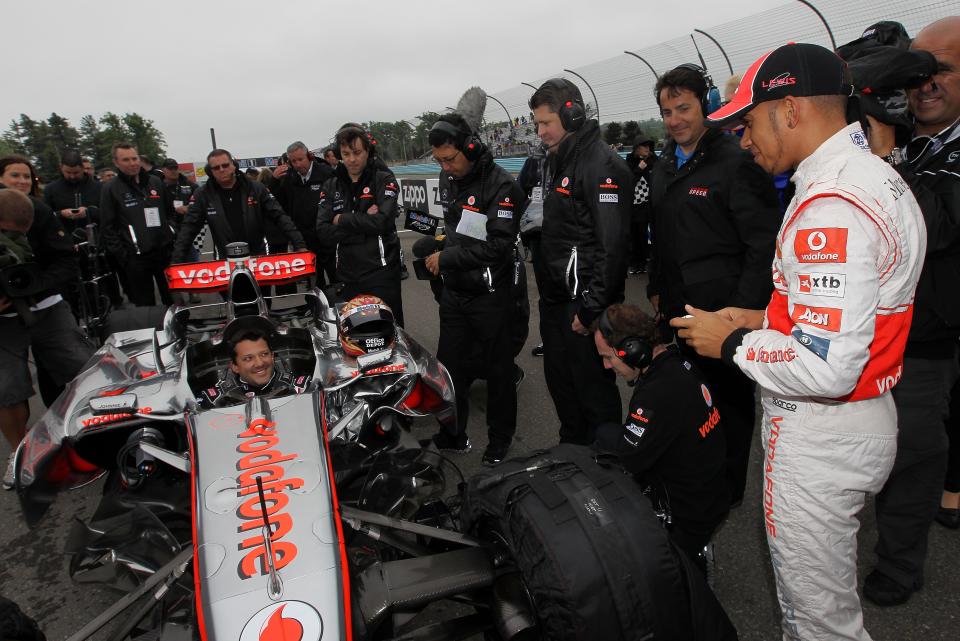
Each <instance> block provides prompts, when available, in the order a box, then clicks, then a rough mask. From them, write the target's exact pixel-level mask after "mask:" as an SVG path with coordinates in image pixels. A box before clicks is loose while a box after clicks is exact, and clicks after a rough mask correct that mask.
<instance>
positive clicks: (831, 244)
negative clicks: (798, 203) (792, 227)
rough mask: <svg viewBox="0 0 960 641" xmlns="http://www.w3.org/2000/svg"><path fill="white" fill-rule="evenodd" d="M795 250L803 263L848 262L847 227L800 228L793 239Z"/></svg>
mask: <svg viewBox="0 0 960 641" xmlns="http://www.w3.org/2000/svg"><path fill="white" fill-rule="evenodd" d="M793 251H794V253H795V254H796V255H797V260H798V261H799V262H801V263H845V262H847V229H846V228H845V227H819V228H815V229H800V230H798V231H797V235H796V236H795V237H794V239H793Z"/></svg>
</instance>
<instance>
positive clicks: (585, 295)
mask: <svg viewBox="0 0 960 641" xmlns="http://www.w3.org/2000/svg"><path fill="white" fill-rule="evenodd" d="M547 158H548V163H547V165H548V167H547V170H548V172H549V173H550V175H551V176H552V182H551V184H550V188H549V189H548V190H547V191H546V195H545V200H544V203H543V227H542V228H541V235H540V251H539V252H538V253H537V256H535V257H534V261H535V262H534V271H535V272H536V276H537V287H538V288H539V290H540V298H541V299H542V300H543V301H544V302H545V303H561V302H564V301H570V300H574V299H577V300H579V302H580V308H579V310H578V312H577V316H578V318H579V319H580V322H581V323H583V324H584V325H589V324H590V323H591V322H592V321H593V320H594V319H595V318H597V317H598V316H599V315H600V313H601V312H602V311H603V310H604V309H605V308H606V307H607V306H609V305H611V304H613V303H616V302H619V301H622V300H623V283H624V280H625V279H626V276H627V247H628V243H629V241H630V216H631V209H632V203H633V178H632V177H631V175H630V169H629V168H628V167H627V164H626V163H625V162H623V159H622V158H620V156H618V155H617V154H615V153H614V152H613V151H611V150H610V149H609V148H608V147H607V145H605V144H604V142H603V140H601V138H600V128H599V126H598V125H597V122H596V121H595V120H589V121H587V123H586V124H585V125H584V126H583V128H581V129H580V131H578V132H577V133H575V134H574V135H572V136H569V137H568V138H567V139H566V140H564V141H563V143H561V144H560V147H559V149H558V150H557V151H556V153H554V154H550V155H549V156H548V157H547Z"/></svg>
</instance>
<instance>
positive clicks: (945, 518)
mask: <svg viewBox="0 0 960 641" xmlns="http://www.w3.org/2000/svg"><path fill="white" fill-rule="evenodd" d="M934 518H936V521H937V523H939V524H940V525H942V526H943V527H948V528H950V529H951V530H956V529H957V528H960V509H957V508H955V507H941V508H940V509H939V510H937V516H936V517H934Z"/></svg>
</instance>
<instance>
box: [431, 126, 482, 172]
mask: <svg viewBox="0 0 960 641" xmlns="http://www.w3.org/2000/svg"><path fill="white" fill-rule="evenodd" d="M430 131H431V132H433V131H439V132H442V133H444V134H446V135H448V136H450V137H451V138H452V139H453V146H454V147H456V148H457V149H458V150H460V153H462V154H463V156H464V158H466V159H467V160H469V161H470V162H476V161H477V160H479V159H480V156H482V155H483V152H484V150H485V149H486V147H484V144H483V141H482V140H480V137H479V136H477V135H476V134H475V133H473V131H472V130H471V129H470V126H469V125H467V122H466V121H465V120H462V121H461V122H460V123H456V122H451V121H450V120H446V119H444V118H443V117H442V116H441V117H440V119H439V120H437V121H436V122H435V123H433V126H432V127H430Z"/></svg>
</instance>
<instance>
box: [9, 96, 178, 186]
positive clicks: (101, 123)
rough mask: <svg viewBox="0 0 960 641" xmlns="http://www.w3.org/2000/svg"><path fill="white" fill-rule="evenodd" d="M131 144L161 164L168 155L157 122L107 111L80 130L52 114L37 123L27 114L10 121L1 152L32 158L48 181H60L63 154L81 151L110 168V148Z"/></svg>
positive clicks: (83, 121)
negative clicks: (73, 150)
mask: <svg viewBox="0 0 960 641" xmlns="http://www.w3.org/2000/svg"><path fill="white" fill-rule="evenodd" d="M122 141H127V142H131V143H133V144H134V145H136V146H137V149H138V150H139V151H140V153H141V154H144V155H147V156H150V157H151V158H152V159H153V161H154V162H155V163H160V162H161V161H162V160H163V157H164V156H165V155H166V140H164V137H163V133H162V132H160V130H159V129H157V128H156V127H155V126H154V124H153V121H152V120H150V119H148V118H145V117H144V116H141V115H140V114H138V113H136V112H134V113H126V114H123V115H122V116H121V115H119V114H115V113H112V112H109V111H108V112H107V113H105V114H103V115H102V116H100V118H99V119H98V118H95V117H93V116H92V115H86V116H84V117H83V118H81V119H80V125H79V127H74V126H73V125H72V124H70V121H69V120H68V119H67V118H65V117H63V116H61V115H59V114H57V113H56V112H54V113H51V114H50V116H49V117H48V118H47V119H46V120H34V119H33V118H31V117H30V116H28V115H27V114H20V118H18V119H14V120H11V121H10V126H9V127H8V129H7V130H6V132H4V134H3V135H2V137H0V153H2V154H4V155H5V154H8V153H18V154H22V155H24V156H26V157H27V158H29V159H30V160H31V161H32V162H33V164H34V167H36V169H37V172H38V173H39V174H40V176H41V178H43V179H44V180H45V181H49V180H53V179H54V178H56V177H57V176H58V175H59V173H60V171H59V165H60V154H61V153H63V152H64V151H66V150H68V149H77V150H79V151H80V153H81V154H83V156H84V157H86V158H89V159H90V160H91V161H92V162H93V164H94V166H95V167H97V168H99V167H108V166H110V165H111V164H112V162H113V160H112V158H111V154H110V148H111V146H112V145H113V144H114V143H115V142H122Z"/></svg>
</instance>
